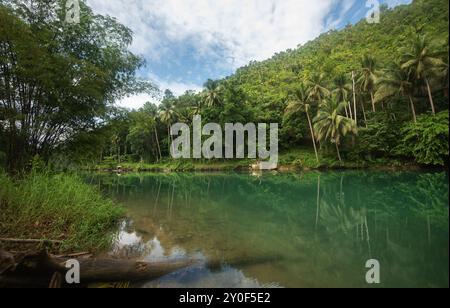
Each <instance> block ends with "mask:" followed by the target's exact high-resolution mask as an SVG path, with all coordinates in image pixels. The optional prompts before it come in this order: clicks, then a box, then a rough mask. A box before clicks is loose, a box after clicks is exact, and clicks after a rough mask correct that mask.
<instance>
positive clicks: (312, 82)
mask: <svg viewBox="0 0 450 308" xmlns="http://www.w3.org/2000/svg"><path fill="white" fill-rule="evenodd" d="M306 85H307V86H308V89H309V91H308V99H309V100H312V101H314V102H316V103H317V104H320V103H321V102H322V100H323V99H324V98H326V97H328V96H330V94H331V93H330V91H329V90H328V89H327V88H326V86H325V75H324V74H319V73H315V74H313V75H312V76H311V77H310V78H309V79H308V81H307V82H306Z"/></svg>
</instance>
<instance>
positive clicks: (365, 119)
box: [361, 101, 369, 128]
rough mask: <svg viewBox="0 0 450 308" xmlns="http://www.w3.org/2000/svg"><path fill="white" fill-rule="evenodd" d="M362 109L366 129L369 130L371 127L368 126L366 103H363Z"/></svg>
mask: <svg viewBox="0 0 450 308" xmlns="http://www.w3.org/2000/svg"><path fill="white" fill-rule="evenodd" d="M361 108H362V111H363V115H364V123H365V124H366V128H369V125H368V124H367V115H366V107H364V102H363V101H361Z"/></svg>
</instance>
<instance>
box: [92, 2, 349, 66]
mask: <svg viewBox="0 0 450 308" xmlns="http://www.w3.org/2000/svg"><path fill="white" fill-rule="evenodd" d="M348 1H350V2H351V0H344V2H348ZM338 2H340V1H338V0H320V1H315V2H313V3H312V2H311V1H310V0H283V1H276V0H246V1H241V0H128V1H121V0H108V1H105V0H88V3H89V4H90V5H91V6H92V7H93V9H94V11H96V12H99V13H106V14H110V15H112V16H115V17H117V18H118V20H119V21H120V22H122V23H124V24H125V25H127V26H129V27H130V28H131V29H132V30H133V31H134V33H135V42H134V44H133V47H132V49H133V51H135V52H138V53H141V54H145V56H146V57H148V58H149V59H151V60H153V61H154V60H161V59H162V58H163V56H164V54H165V53H166V52H167V51H169V50H170V48H171V46H173V45H174V44H178V43H180V42H189V43H195V46H196V50H195V52H196V53H197V55H198V56H199V57H206V56H209V57H213V58H217V57H218V58H219V59H221V61H222V62H225V63H222V64H225V65H231V66H233V67H234V68H237V67H239V66H242V65H244V64H247V63H248V62H249V61H251V60H263V59H266V58H269V57H270V56H272V55H273V54H274V53H276V52H279V51H283V50H286V49H289V48H294V47H296V46H297V45H298V44H300V43H305V42H306V41H308V40H310V39H313V38H314V37H316V36H317V35H319V34H320V33H321V32H323V31H324V30H326V29H325V27H326V22H325V19H326V17H327V16H328V14H329V13H330V11H331V9H332V8H333V6H334V5H335V4H336V3H338Z"/></svg>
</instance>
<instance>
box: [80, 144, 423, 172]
mask: <svg viewBox="0 0 450 308" xmlns="http://www.w3.org/2000/svg"><path fill="white" fill-rule="evenodd" d="M319 161H320V162H317V159H316V156H315V154H314V152H313V151H312V150H311V149H308V148H297V149H292V150H289V151H285V152H283V153H281V154H280V157H279V164H278V165H279V170H280V171H284V170H286V171H294V170H298V171H302V170H303V171H308V170H327V169H330V170H332V169H372V168H373V169H395V168H398V169H401V168H416V167H418V166H417V164H415V163H413V162H408V161H400V160H393V159H389V160H388V159H373V160H358V161H354V160H352V161H350V160H344V161H342V162H340V161H339V160H337V159H336V158H333V157H332V156H320V159H319ZM255 163H256V160H251V159H243V160H165V161H162V162H160V163H154V164H147V163H133V162H120V163H118V162H115V161H111V160H110V161H105V162H103V163H101V164H98V165H95V166H89V167H86V169H89V170H91V171H117V170H118V169H120V170H121V171H124V172H147V171H148V172H174V171H180V172H181V171H198V172H202V171H242V170H249V169H250V166H251V165H252V164H255ZM119 167H120V168H119Z"/></svg>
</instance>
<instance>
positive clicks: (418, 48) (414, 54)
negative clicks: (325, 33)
mask: <svg viewBox="0 0 450 308" xmlns="http://www.w3.org/2000/svg"><path fill="white" fill-rule="evenodd" d="M442 67H445V63H444V61H442V59H440V58H439V57H438V55H437V53H435V52H434V51H433V49H432V48H431V46H430V44H429V42H428V40H427V38H426V36H424V35H418V36H417V37H416V38H415V40H414V41H413V42H412V46H411V48H410V49H409V50H405V51H404V54H403V58H402V68H403V69H405V70H409V71H410V72H411V73H413V74H414V76H415V78H416V80H417V81H420V82H424V83H425V85H426V88H427V92H428V98H429V100H430V105H431V111H432V112H433V114H436V107H435V105H434V100H433V93H432V90H431V82H430V80H431V78H433V77H434V76H435V75H436V70H437V69H439V68H442Z"/></svg>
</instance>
